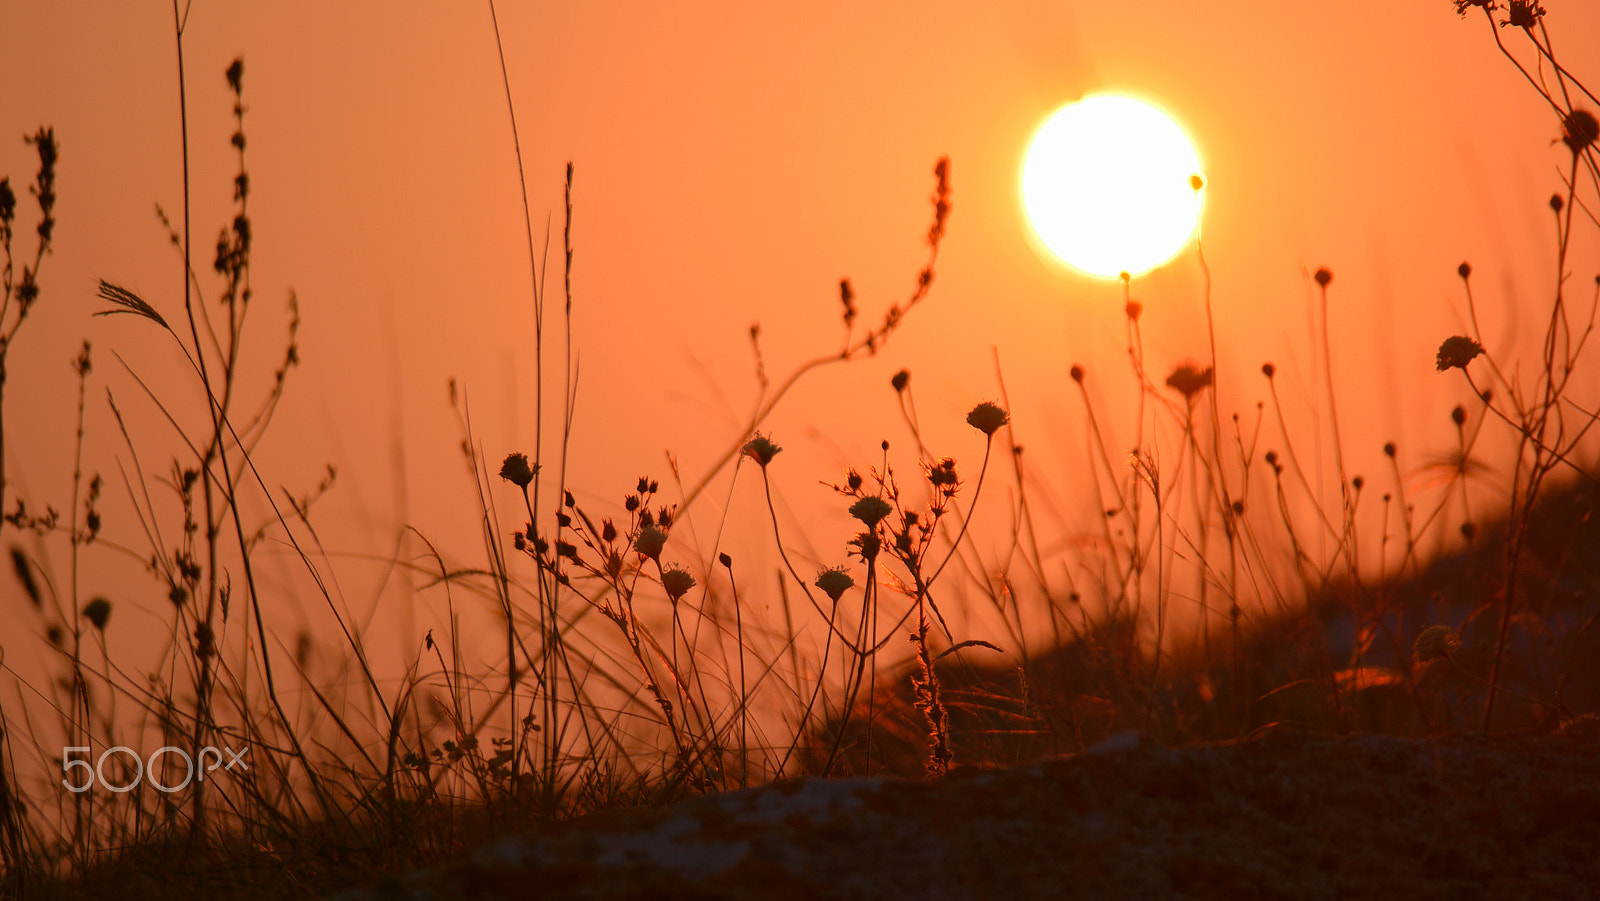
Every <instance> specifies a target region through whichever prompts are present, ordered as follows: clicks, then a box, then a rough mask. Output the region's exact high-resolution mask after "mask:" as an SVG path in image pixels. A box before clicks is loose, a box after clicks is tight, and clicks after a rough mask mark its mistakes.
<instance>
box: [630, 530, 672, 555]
mask: <svg viewBox="0 0 1600 901" xmlns="http://www.w3.org/2000/svg"><path fill="white" fill-rule="evenodd" d="M666 546H667V533H666V532H663V531H661V530H660V529H658V528H656V527H655V526H645V527H644V528H642V529H640V530H639V535H638V537H637V538H634V539H633V549H634V550H636V551H638V552H639V553H641V554H643V555H645V556H646V557H649V558H650V559H651V560H654V561H656V562H657V563H660V562H661V549H662V548H664V547H666Z"/></svg>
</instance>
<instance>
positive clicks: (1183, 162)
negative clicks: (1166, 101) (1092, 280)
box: [1022, 95, 1200, 277]
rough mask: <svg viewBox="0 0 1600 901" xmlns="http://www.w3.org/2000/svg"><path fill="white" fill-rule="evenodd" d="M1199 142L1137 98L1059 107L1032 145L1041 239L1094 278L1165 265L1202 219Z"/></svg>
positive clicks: (1029, 183) (1026, 195) (1026, 168)
mask: <svg viewBox="0 0 1600 901" xmlns="http://www.w3.org/2000/svg"><path fill="white" fill-rule="evenodd" d="M1199 172H1200V159H1199V157H1198V156H1197V155H1196V154H1195V150H1194V146H1193V145H1192V144H1190V142H1189V139H1188V137H1187V136H1186V135H1184V133H1183V130H1182V129H1181V128H1179V127H1178V125H1177V123H1175V122H1173V121H1172V120H1171V119H1169V118H1167V116H1166V115H1165V114H1163V113H1162V112H1161V111H1160V110H1158V109H1156V108H1155V107H1153V106H1150V105H1149V104H1146V103H1143V102H1141V101H1138V100H1134V99H1132V98H1131V97H1118V96H1115V95H1101V96H1097V97H1090V98H1088V99H1086V100H1082V101H1079V102H1077V103H1072V104H1069V105H1067V106H1065V107H1062V108H1061V109H1059V110H1057V111H1056V112H1055V113H1053V114H1051V116H1050V118H1049V120H1047V121H1046V122H1045V123H1044V125H1043V126H1042V127H1040V129H1039V131H1038V133H1037V134H1036V135H1034V137H1033V141H1032V143H1031V144H1030V145H1029V148H1028V158H1027V161H1026V162H1025V163H1024V164H1023V167H1022V198H1023V203H1024V205H1025V206H1026V208H1027V211H1028V220H1029V221H1030V222H1031V223H1032V224H1033V228H1034V231H1035V232H1036V233H1037V235H1038V236H1039V239H1040V240H1041V241H1043V242H1044V244H1045V246H1046V247H1048V248H1049V249H1050V251H1051V252H1052V253H1054V254H1055V255H1056V256H1058V257H1060V258H1061V259H1062V260H1064V261H1066V263H1067V264H1068V265H1071V266H1073V267H1074V268H1077V269H1081V270H1083V271H1084V272H1087V273H1089V274H1091V275H1099V276H1105V277H1115V276H1116V275H1117V274H1118V273H1120V272H1124V271H1126V272H1129V273H1132V274H1135V275H1137V274H1139V273H1141V272H1145V271H1147V270H1149V269H1153V268H1155V267H1156V266H1159V265H1161V264H1162V263H1165V262H1166V261H1167V260H1169V259H1171V258H1172V256H1173V255H1174V254H1176V253H1177V252H1178V251H1179V250H1180V249H1182V247H1183V246H1184V244H1186V243H1187V242H1188V240H1189V236H1190V235H1191V234H1193V233H1194V228H1195V224H1196V222H1197V221H1198V218H1199V204H1198V203H1197V202H1196V197H1195V190H1196V188H1195V186H1192V185H1191V182H1190V179H1191V177H1192V176H1195V175H1197V174H1199Z"/></svg>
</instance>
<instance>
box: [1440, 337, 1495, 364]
mask: <svg viewBox="0 0 1600 901" xmlns="http://www.w3.org/2000/svg"><path fill="white" fill-rule="evenodd" d="M1481 353H1483V345H1482V344H1479V343H1478V342H1476V341H1474V340H1472V339H1471V338H1468V337H1467V336H1465V335H1452V336H1450V337H1448V338H1446V339H1444V343H1443V344H1440V345H1439V355H1438V358H1437V359H1436V360H1435V365H1437V366H1438V367H1439V371H1440V372H1444V371H1445V370H1447V369H1461V370H1465V369H1466V368H1467V364H1468V363H1471V362H1472V360H1473V358H1475V357H1477V356H1478V354H1481Z"/></svg>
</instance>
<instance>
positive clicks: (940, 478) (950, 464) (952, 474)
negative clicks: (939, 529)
mask: <svg viewBox="0 0 1600 901" xmlns="http://www.w3.org/2000/svg"><path fill="white" fill-rule="evenodd" d="M927 471H928V484H930V485H932V486H933V487H935V488H939V487H948V488H954V487H955V486H956V485H958V484H959V483H960V479H959V478H957V477H956V461H955V460H954V459H952V458H950V457H940V458H939V462H937V463H930V464H928V467H927ZM916 521H917V515H916V514H915V513H907V514H906V522H907V524H911V523H915V522H916Z"/></svg>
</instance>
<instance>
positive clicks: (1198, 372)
mask: <svg viewBox="0 0 1600 901" xmlns="http://www.w3.org/2000/svg"><path fill="white" fill-rule="evenodd" d="M1210 385H1211V367H1210V366H1207V367H1206V368H1204V369H1201V368H1200V367H1199V366H1198V365H1196V364H1194V363H1183V364H1181V365H1179V366H1178V367H1177V368H1176V369H1174V370H1172V374H1171V375H1168V376H1167V387H1168V388H1171V389H1172V390H1174V391H1176V392H1178V393H1179V394H1181V395H1183V399H1184V400H1193V399H1194V396H1195V395H1196V394H1199V393H1200V390H1201V389H1202V388H1207V387H1209V386H1210Z"/></svg>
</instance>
